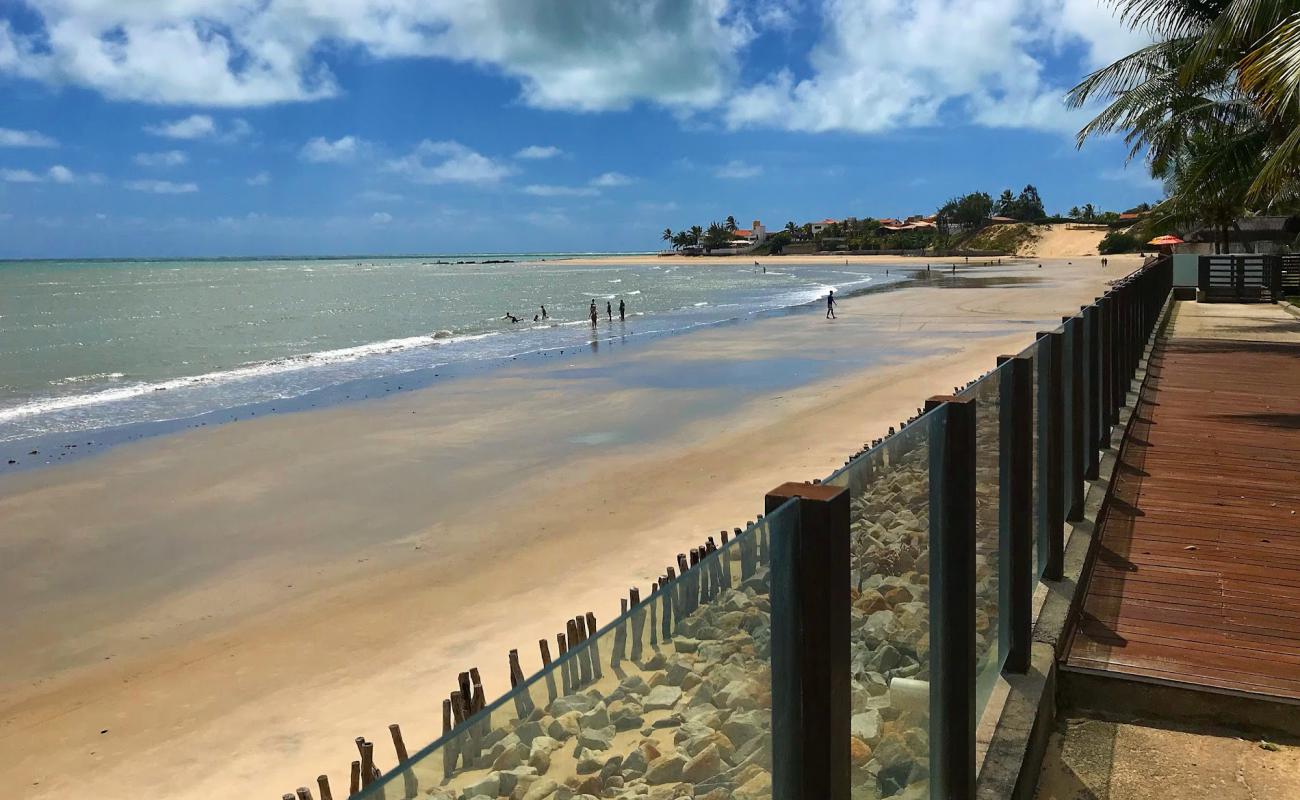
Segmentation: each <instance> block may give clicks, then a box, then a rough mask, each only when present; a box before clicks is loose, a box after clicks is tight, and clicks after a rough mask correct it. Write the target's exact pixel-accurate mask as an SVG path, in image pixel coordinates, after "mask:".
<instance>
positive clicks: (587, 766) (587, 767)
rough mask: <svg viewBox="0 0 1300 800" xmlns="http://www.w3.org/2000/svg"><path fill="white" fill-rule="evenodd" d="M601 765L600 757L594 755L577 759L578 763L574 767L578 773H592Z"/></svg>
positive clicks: (597, 770)
mask: <svg viewBox="0 0 1300 800" xmlns="http://www.w3.org/2000/svg"><path fill="white" fill-rule="evenodd" d="M602 766H604V765H603V764H601V762H600V759H598V758H595V757H594V756H583V757H582V758H580V759H578V765H577V767H576V768H575V771H576V772H577V773H578V774H579V775H593V774H595V773H597V772H600V768H601V767H602Z"/></svg>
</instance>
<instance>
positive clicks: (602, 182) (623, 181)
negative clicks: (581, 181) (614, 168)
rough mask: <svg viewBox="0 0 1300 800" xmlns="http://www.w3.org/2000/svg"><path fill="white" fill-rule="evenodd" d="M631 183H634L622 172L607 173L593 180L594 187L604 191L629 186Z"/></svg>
mask: <svg viewBox="0 0 1300 800" xmlns="http://www.w3.org/2000/svg"><path fill="white" fill-rule="evenodd" d="M630 183H632V179H631V178H629V177H628V176H626V175H624V174H623V173H621V172H606V173H603V174H601V175H597V176H596V177H594V178H592V179H591V185H592V186H599V187H601V188H602V189H610V188H613V187H615V186H627V185H628V184H630Z"/></svg>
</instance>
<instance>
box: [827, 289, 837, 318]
mask: <svg viewBox="0 0 1300 800" xmlns="http://www.w3.org/2000/svg"><path fill="white" fill-rule="evenodd" d="M826 319H835V290H834V289H831V293H830V294H828V295H826Z"/></svg>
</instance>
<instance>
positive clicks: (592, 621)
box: [587, 611, 604, 680]
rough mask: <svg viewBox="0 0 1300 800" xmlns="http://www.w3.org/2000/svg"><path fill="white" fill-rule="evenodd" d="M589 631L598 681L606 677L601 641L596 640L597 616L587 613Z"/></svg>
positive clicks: (592, 661) (593, 665)
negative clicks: (603, 669) (602, 663)
mask: <svg viewBox="0 0 1300 800" xmlns="http://www.w3.org/2000/svg"><path fill="white" fill-rule="evenodd" d="M587 631H588V632H589V633H590V634H591V664H592V667H593V669H594V671H595V673H596V680H600V679H601V678H602V677H604V672H603V671H602V670H601V668H600V641H599V640H598V639H597V638H596V615H595V614H593V613H591V612H590V611H588V612H587Z"/></svg>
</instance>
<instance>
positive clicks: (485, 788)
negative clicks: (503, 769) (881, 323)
mask: <svg viewBox="0 0 1300 800" xmlns="http://www.w3.org/2000/svg"><path fill="white" fill-rule="evenodd" d="M481 794H485V795H487V796H488V797H500V796H501V776H500V775H498V774H497V773H495V772H489V773H488V774H487V775H485V776H484V777H482V778H479V779H478V780H477V781H476V782H474V783H472V784H470V785H469V786H466V787H465V791H464V792H463V793H462V796H463V797H477V796H479V795H481Z"/></svg>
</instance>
